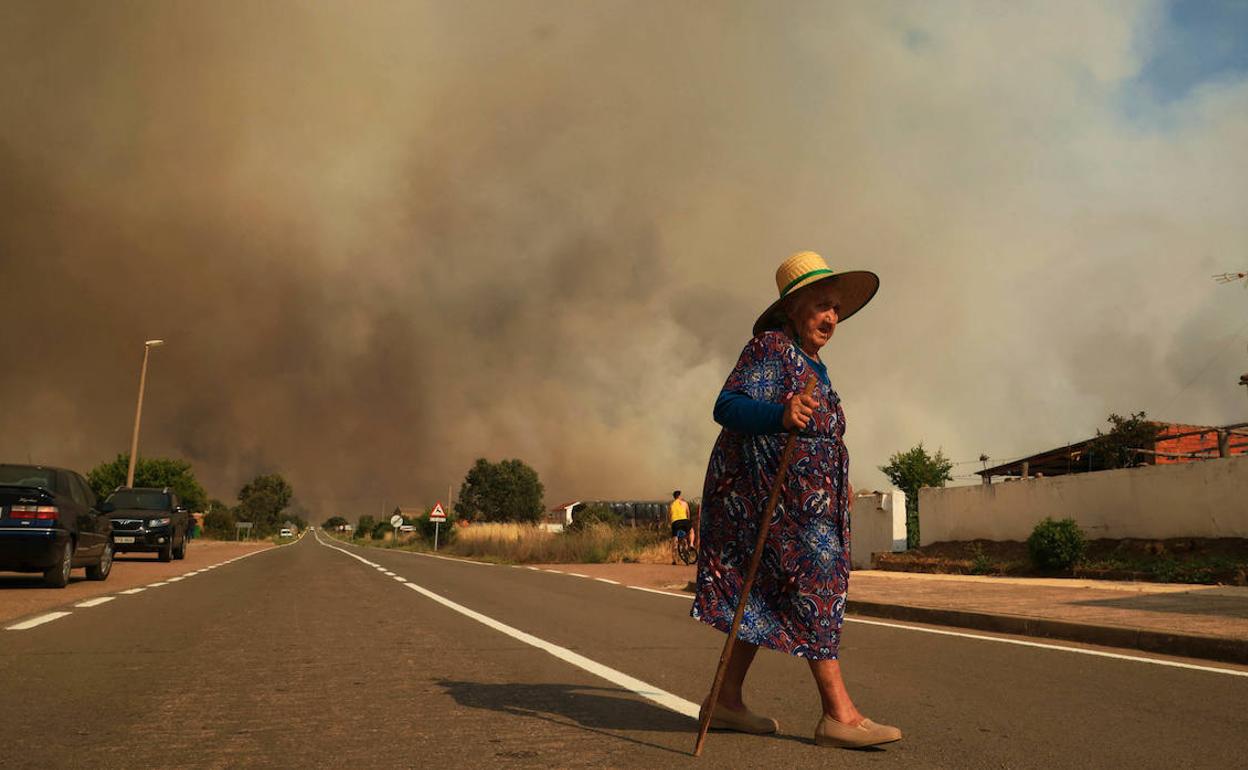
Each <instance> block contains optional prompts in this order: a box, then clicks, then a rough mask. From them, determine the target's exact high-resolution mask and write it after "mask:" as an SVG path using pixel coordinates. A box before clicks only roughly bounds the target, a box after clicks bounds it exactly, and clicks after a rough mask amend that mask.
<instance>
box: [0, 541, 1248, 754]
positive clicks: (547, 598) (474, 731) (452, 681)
mask: <svg viewBox="0 0 1248 770" xmlns="http://www.w3.org/2000/svg"><path fill="white" fill-rule="evenodd" d="M387 573H393V574H387ZM161 582H164V581H161ZM851 591H852V583H851ZM59 609H60V610H61V611H66V612H68V613H69V614H67V615H64V616H60V617H57V618H56V619H54V620H51V621H49V622H44V623H42V624H40V625H37V626H33V627H30V628H27V629H25V630H12V631H9V630H5V631H0V693H3V698H2V700H0V703H2V704H3V706H2V708H0V725H2V726H3V727H2V729H3V734H4V738H3V742H2V743H0V746H2V748H0V767H32V768H33V767H39V768H43V767H69V766H75V767H76V766H96V767H122V766H125V767H142V766H161V767H166V766H169V767H173V766H191V767H303V766H315V767H409V766H410V767H446V766H460V767H482V766H500V765H501V766H520V767H551V766H553V767H611V766H618V767H649V766H656V765H657V766H687V767H695V766H703V767H716V768H722V767H764V766H766V767H816V766H825V765H838V766H844V767H867V766H869V767H883V766H907V767H920V766H921V767H959V768H965V767H1057V766H1062V767H1069V766H1076V767H1126V766H1130V767H1165V768H1172V767H1174V766H1175V765H1176V764H1179V765H1182V766H1185V767H1219V768H1225V767H1237V766H1243V764H1244V761H1245V760H1244V758H1245V756H1248V731H1246V730H1244V724H1245V721H1244V719H1245V717H1244V707H1245V705H1248V677H1244V676H1236V675H1233V674H1231V673H1225V672H1222V671H1217V670H1214V671H1210V670H1201V669H1188V668H1178V667H1170V666H1162V665H1154V664H1150V663H1146V662H1141V661H1137V660H1128V659H1116V658H1106V657H1097V656H1091V655H1085V654H1080V653H1075V652H1068V651H1061V650H1056V649H1051V648H1048V647H1028V646H1020V645H1015V644H1007V643H1000V642H995V641H986V640H980V639H970V638H963V637H958V636H950V635H945V634H932V633H927V632H923V631H917V630H913V629H909V628H901V627H895V626H893V625H876V624H870V623H868V622H866V621H851V622H848V623H847V624H846V632H845V636H844V640H843V642H842V648H841V649H842V660H843V665H844V666H845V669H846V675H847V679H848V682H849V686H850V691H851V693H853V694H854V696H855V698H856V700H857V701H858V704H859V707H860V708H861V709H862V711H863V712H864V713H866V714H867V715H869V716H872V717H874V718H876V719H877V720H879V721H888V722H890V723H893V724H897V725H899V726H901V727H902V729H903V730H904V731H905V733H906V738H905V740H903V741H902V742H900V743H897V744H893V745H891V746H889V747H887V748H884V749H880V750H870V751H859V752H850V751H842V750H835V749H821V748H817V747H815V746H814V745H813V744H812V743H811V741H810V735H811V733H812V732H813V729H814V724H815V721H816V719H817V717H818V699H817V697H816V695H815V692H814V689H813V687H812V686H811V681H810V675H809V673H808V669H807V668H806V666H805V665H804V664H803V663H802V662H801V661H799V660H796V659H793V658H789V657H787V656H784V655H780V654H776V653H770V652H764V653H761V654H760V655H759V658H758V659H757V661H756V663H755V667H754V670H753V671H752V672H751V678H750V681H749V682H748V683H747V687H748V693H747V695H748V697H749V699H750V701H751V702H752V705H753V707H754V708H755V709H756V710H758V711H761V712H764V713H769V714H771V715H773V716H775V717H776V718H778V719H779V720H780V724H781V735H779V736H773V737H755V736H745V735H737V734H729V733H713V734H712V735H711V736H710V738H709V740H708V742H707V747H706V751H705V753H704V756H703V757H702V758H701V759H694V758H692V757H691V756H689V751H690V749H691V748H692V744H693V739H694V731H695V730H696V724H695V722H694V720H693V719H692V718H690V717H689V716H687V715H686V714H687V713H689V712H690V711H691V710H692V709H693V708H696V707H695V706H694V705H693V704H694V703H695V702H696V701H699V700H700V699H701V697H702V695H703V694H704V693H705V691H706V689H707V687H708V685H709V680H710V677H711V674H712V673H713V670H714V666H715V662H716V660H717V657H718V653H719V649H720V645H721V644H722V639H723V636H722V635H720V634H719V633H717V632H715V631H713V630H711V629H709V628H706V627H705V626H702V625H701V624H699V623H696V622H694V621H692V620H690V619H689V618H688V609H689V600H688V598H686V597H677V596H670V595H663V594H656V593H651V592H643V591H640V590H632V589H629V588H627V587H624V586H620V585H612V584H609V583H605V582H601V581H597V580H592V579H587V578H580V577H575V576H572V575H568V574H554V573H550V572H544V571H534V570H530V569H525V568H513V567H503V566H486V565H478V564H473V563H467V562H458V561H452V560H445V559H439V558H433V557H428V556H420V555H415V554H408V553H397V552H390V551H383V550H378V549H361V548H353V547H350V546H343V545H342V544H340V543H337V542H334V541H328V540H326V541H321V540H319V539H318V538H317V537H315V536H308V537H305V538H303V539H302V540H301V541H300V542H298V543H296V544H294V545H291V546H287V547H282V548H275V549H270V550H267V551H263V552H260V553H257V554H255V555H253V556H249V557H247V558H244V559H241V560H239V561H235V562H232V563H228V564H225V565H223V566H221V567H219V568H216V569H212V570H209V571H207V572H199V573H198V574H195V575H192V576H190V577H187V578H185V579H183V580H181V581H176V582H172V583H165V584H164V585H160V586H156V587H153V588H149V589H147V590H145V591H142V592H139V593H134V594H127V595H118V596H117V597H116V599H115V600H113V601H109V602H106V603H101V604H98V605H95V606H91V607H82V608H79V607H75V606H73V605H67V606H65V607H62V608H59ZM1190 663H1191V664H1193V665H1197V666H1205V665H1207V664H1206V663H1203V662H1200V661H1190ZM1214 668H1218V669H1225V671H1227V672H1229V671H1235V670H1236V669H1235V668H1234V667H1229V666H1228V667H1214ZM1239 670H1240V671H1242V669H1239ZM637 690H640V691H644V692H645V693H647V695H640V694H637V693H636V692H635V691H637ZM682 712H684V713H682Z"/></svg>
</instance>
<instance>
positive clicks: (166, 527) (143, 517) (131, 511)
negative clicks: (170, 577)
mask: <svg viewBox="0 0 1248 770" xmlns="http://www.w3.org/2000/svg"><path fill="white" fill-rule="evenodd" d="M101 510H103V511H105V512H106V513H108V515H109V518H111V519H112V520H113V549H114V550H115V551H117V553H124V552H127V551H143V552H147V553H152V552H155V553H156V554H157V555H159V556H160V560H161V561H169V560H170V559H182V558H185V557H186V544H187V533H188V532H189V530H190V520H191V516H190V514H189V513H187V512H186V509H185V508H183V507H182V504H181V502H180V501H179V500H178V496H177V495H175V494H174V493H173V492H171V491H170V490H169V488H168V487H165V488H164V489H157V488H154V487H117V490H116V491H115V492H113V493H112V494H111V495H109V496H108V499H107V500H105V501H104V503H103V505H102V506H101Z"/></svg>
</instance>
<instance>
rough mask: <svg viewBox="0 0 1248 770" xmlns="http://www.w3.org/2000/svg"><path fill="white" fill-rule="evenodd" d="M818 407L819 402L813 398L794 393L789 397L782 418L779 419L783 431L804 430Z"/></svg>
mask: <svg viewBox="0 0 1248 770" xmlns="http://www.w3.org/2000/svg"><path fill="white" fill-rule="evenodd" d="M818 406H819V401H818V400H816V399H815V397H814V396H808V395H806V394H805V393H794V394H793V395H791V396H789V400H788V401H787V402H785V404H784V417H783V418H782V419H781V422H782V423H784V429H785V430H805V429H806V425H807V424H808V423H809V422H810V418H811V416H812V415H814V413H815V408H816V407H818Z"/></svg>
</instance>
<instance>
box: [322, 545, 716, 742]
mask: <svg viewBox="0 0 1248 770" xmlns="http://www.w3.org/2000/svg"><path fill="white" fill-rule="evenodd" d="M317 542H319V543H320V544H321V545H323V546H325V547H326V548H330V549H332V550H335V551H341V552H342V553H345V554H346V555H347V556H350V557H351V558H352V559H356V560H358V561H361V562H364V559H362V558H360V557H359V556H356V555H355V554H353V553H351V552H350V551H347V550H345V549H342V548H338V547H336V546H332V545H329V544H327V543H325V542H324V541H321V540H320V539H319V538H318V539H317ZM365 563H367V562H365ZM404 585H406V586H407V587H408V588H410V589H412V590H413V591H415V592H417V593H419V594H420V595H421V596H424V597H426V598H428V599H432V600H433V601H435V602H437V603H438V604H441V605H442V606H444V607H448V608H450V609H452V610H455V611H456V612H458V613H460V614H461V615H464V616H466V617H469V618H472V619H473V620H475V621H477V622H478V623H480V624H482V625H484V626H488V627H489V628H492V629H494V630H495V631H498V632H500V633H503V634H506V635H507V636H510V637H511V638H513V639H516V640H518V641H521V642H524V643H525V644H527V645H530V646H532V647H536V648H537V649H539V650H542V651H543V652H547V653H549V654H551V655H553V656H555V657H556V658H559V659H560V660H562V661H565V662H567V663H571V664H572V665H574V666H576V667H577V668H580V669H583V670H585V671H588V672H589V673H591V674H593V675H594V676H597V677H599V678H601V679H605V680H607V681H608V682H611V683H612V684H614V685H616V686H618V687H622V688H624V689H626V690H630V691H631V692H633V693H636V694H637V695H640V696H641V697H643V698H645V699H647V700H650V701H654V702H655V703H657V704H659V705H660V706H663V707H664V708H667V709H671V710H672V711H675V712H676V713H677V714H682V715H684V716H687V717H689V718H690V719H697V718H698V705H697V704H696V703H694V702H692V701H687V700H685V699H684V698H681V697H679V696H676V695H673V694H672V693H670V692H667V691H665V690H660V689H659V688H657V687H655V686H654V685H651V684H647V683H646V682H643V681H641V680H640V679H636V678H634V677H631V676H629V675H628V674H625V673H624V672H623V671H617V670H616V669H613V668H610V667H609V666H604V665H603V664H601V663H599V662H597V661H595V660H591V659H589V658H587V657H585V656H584V655H579V654H577V653H575V652H572V651H571V650H569V649H567V648H566V647H560V646H559V645H557V644H552V643H551V642H548V641H546V640H545V639H540V638H538V637H536V636H533V635H532V634H529V633H525V632H524V631H521V630H520V629H518V628H514V627H512V626H509V625H507V624H506V623H502V622H500V621H497V620H495V619H494V618H491V617H489V616H488V615H482V614H481V613H480V612H477V611H476V610H470V609H468V608H467V607H465V606H463V605H462V604H457V603H455V602H453V601H451V600H450V599H447V598H445V597H443V596H441V595H439V594H435V593H434V592H433V591H430V590H429V589H427V588H424V587H423V586H419V585H417V584H415V583H410V582H409V583H404Z"/></svg>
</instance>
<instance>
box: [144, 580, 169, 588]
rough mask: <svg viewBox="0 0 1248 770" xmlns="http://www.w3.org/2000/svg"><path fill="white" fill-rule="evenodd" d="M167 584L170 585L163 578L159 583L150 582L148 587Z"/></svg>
mask: <svg viewBox="0 0 1248 770" xmlns="http://www.w3.org/2000/svg"><path fill="white" fill-rule="evenodd" d="M167 585H169V584H168V583H167V582H165V581H163V580H162V581H161V582H159V583H148V584H147V586H146V587H147V588H156V587H157V586H167Z"/></svg>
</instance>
